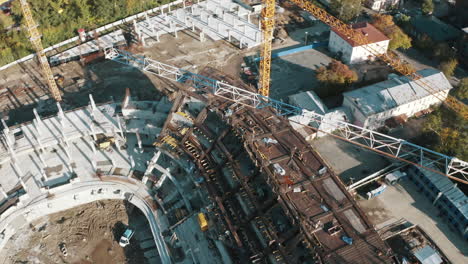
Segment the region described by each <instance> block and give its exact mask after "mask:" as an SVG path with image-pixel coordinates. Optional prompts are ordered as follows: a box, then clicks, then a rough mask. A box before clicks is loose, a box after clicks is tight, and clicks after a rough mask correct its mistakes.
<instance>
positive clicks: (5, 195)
mask: <svg viewBox="0 0 468 264" xmlns="http://www.w3.org/2000/svg"><path fill="white" fill-rule="evenodd" d="M0 192H1V193H2V195H3V197H5V199H8V194H7V193H6V192H5V189H3V186H2V185H1V184H0Z"/></svg>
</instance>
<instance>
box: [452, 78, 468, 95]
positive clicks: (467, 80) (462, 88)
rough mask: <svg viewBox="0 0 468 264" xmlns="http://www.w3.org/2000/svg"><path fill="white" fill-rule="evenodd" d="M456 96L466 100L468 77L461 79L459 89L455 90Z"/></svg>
mask: <svg viewBox="0 0 468 264" xmlns="http://www.w3.org/2000/svg"><path fill="white" fill-rule="evenodd" d="M455 96H456V97H458V98H459V99H460V100H465V99H467V98H468V77H465V78H463V79H461V81H460V83H459V84H458V86H457V89H456V90H455Z"/></svg>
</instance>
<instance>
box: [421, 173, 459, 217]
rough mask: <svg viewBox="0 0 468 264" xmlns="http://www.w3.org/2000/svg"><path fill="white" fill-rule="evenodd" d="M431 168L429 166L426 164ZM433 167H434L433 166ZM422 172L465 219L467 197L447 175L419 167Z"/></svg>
mask: <svg viewBox="0 0 468 264" xmlns="http://www.w3.org/2000/svg"><path fill="white" fill-rule="evenodd" d="M428 167H430V168H433V167H431V166H428ZM434 169H435V168H434ZM420 170H421V171H422V172H423V174H424V175H425V176H426V177H427V179H429V180H430V181H431V183H432V184H434V186H435V187H436V188H437V189H438V191H440V192H442V193H443V195H442V196H443V197H445V198H446V199H447V200H449V201H450V202H451V203H452V204H453V206H454V207H456V208H457V210H458V211H459V212H460V214H462V215H463V216H464V217H465V219H468V198H467V196H466V195H465V194H464V193H463V192H462V191H461V190H460V189H459V188H458V187H456V185H455V184H454V183H453V182H452V181H450V180H449V179H448V178H447V177H445V176H443V175H440V174H438V173H435V172H433V171H429V170H425V169H422V168H420Z"/></svg>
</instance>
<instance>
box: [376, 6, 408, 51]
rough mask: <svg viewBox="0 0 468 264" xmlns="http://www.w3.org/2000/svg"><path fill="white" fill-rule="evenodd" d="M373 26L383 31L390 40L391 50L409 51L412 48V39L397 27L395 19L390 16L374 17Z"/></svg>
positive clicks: (378, 15)
mask: <svg viewBox="0 0 468 264" xmlns="http://www.w3.org/2000/svg"><path fill="white" fill-rule="evenodd" d="M372 25H374V27H376V28H377V29H379V30H380V31H382V33H384V34H385V35H387V37H389V38H390V44H389V46H388V48H389V49H391V50H395V49H399V48H402V49H409V48H411V38H410V37H409V36H408V35H406V34H405V33H404V32H403V30H401V28H399V27H398V26H397V25H395V22H393V17H392V16H390V15H380V14H377V15H374V16H373V17H372Z"/></svg>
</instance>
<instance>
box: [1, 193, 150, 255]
mask: <svg viewBox="0 0 468 264" xmlns="http://www.w3.org/2000/svg"><path fill="white" fill-rule="evenodd" d="M129 210H131V208H130V207H129V205H128V204H125V202H124V201H120V200H103V201H97V202H93V203H89V204H85V205H82V206H78V207H75V208H72V209H69V210H66V211H63V212H59V213H55V214H51V215H48V216H46V217H42V218H40V219H38V220H37V221H35V222H34V223H32V224H31V225H29V226H24V227H23V229H22V230H19V231H18V232H17V234H16V235H15V236H14V237H12V238H11V239H10V240H9V241H8V243H7V245H6V247H5V249H4V252H5V255H6V256H7V257H6V258H5V262H3V263H70V264H91V263H135V264H141V263H145V262H146V260H145V258H144V256H143V251H142V250H141V249H140V247H139V244H138V243H130V245H128V246H127V247H125V248H122V247H120V246H119V243H118V240H119V239H120V236H121V235H122V233H123V231H124V230H125V227H126V226H127V225H128V224H129V221H132V219H131V218H130V219H129V216H128V212H129ZM136 210H137V209H136ZM61 245H64V246H65V248H66V250H67V256H65V255H64V254H63V253H62V252H61V249H60V247H61Z"/></svg>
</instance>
